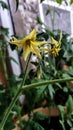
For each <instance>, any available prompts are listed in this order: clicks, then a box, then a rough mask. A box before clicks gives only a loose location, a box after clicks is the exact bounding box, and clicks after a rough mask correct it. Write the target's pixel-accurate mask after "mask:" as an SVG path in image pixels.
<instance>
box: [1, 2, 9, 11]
mask: <svg viewBox="0 0 73 130" xmlns="http://www.w3.org/2000/svg"><path fill="white" fill-rule="evenodd" d="M0 4H1V6H2V8H3V9H8V6H7V4H6V3H5V2H3V1H0Z"/></svg>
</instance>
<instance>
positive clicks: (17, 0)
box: [16, 0, 19, 11]
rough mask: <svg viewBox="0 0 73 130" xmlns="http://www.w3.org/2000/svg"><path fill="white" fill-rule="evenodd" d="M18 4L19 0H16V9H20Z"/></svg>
mask: <svg viewBox="0 0 73 130" xmlns="http://www.w3.org/2000/svg"><path fill="white" fill-rule="evenodd" d="M18 6H19V0H16V11H17V9H18Z"/></svg>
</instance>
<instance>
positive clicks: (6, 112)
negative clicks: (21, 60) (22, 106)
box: [0, 53, 31, 130]
mask: <svg viewBox="0 0 73 130" xmlns="http://www.w3.org/2000/svg"><path fill="white" fill-rule="evenodd" d="M30 58H31V53H30V55H29V57H28V60H27V62H26V66H25V70H24V75H23V80H22V82H21V84H20V87H19V88H18V90H17V92H16V94H15V96H14V98H13V100H12V101H11V103H10V105H9V107H8V108H7V110H6V111H5V114H4V117H3V119H2V122H1V124H0V130H4V125H5V123H6V121H7V119H8V117H9V115H10V112H11V110H12V108H13V107H14V105H15V103H16V101H17V99H18V97H19V95H20V93H21V90H22V86H23V85H24V84H25V80H26V77H27V69H28V65H29V62H30Z"/></svg>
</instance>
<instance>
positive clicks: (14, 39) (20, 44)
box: [10, 37, 24, 47]
mask: <svg viewBox="0 0 73 130" xmlns="http://www.w3.org/2000/svg"><path fill="white" fill-rule="evenodd" d="M10 44H14V45H16V46H18V47H22V46H23V44H24V42H23V40H17V39H16V38H15V37H12V39H11V40H10Z"/></svg>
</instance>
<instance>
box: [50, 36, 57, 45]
mask: <svg viewBox="0 0 73 130" xmlns="http://www.w3.org/2000/svg"><path fill="white" fill-rule="evenodd" d="M51 39H52V44H53V45H54V46H55V47H58V45H59V42H58V41H56V40H55V39H54V38H53V37H52V38H51Z"/></svg>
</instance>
